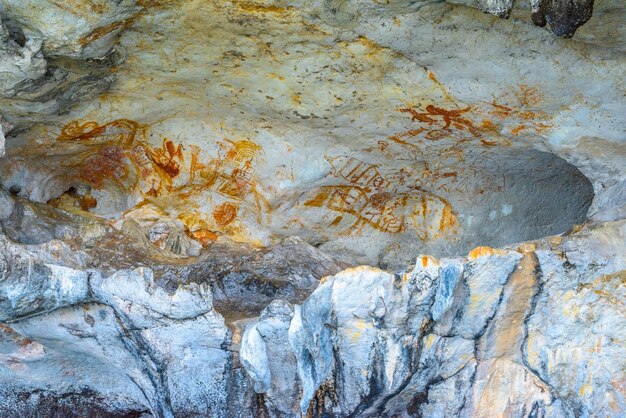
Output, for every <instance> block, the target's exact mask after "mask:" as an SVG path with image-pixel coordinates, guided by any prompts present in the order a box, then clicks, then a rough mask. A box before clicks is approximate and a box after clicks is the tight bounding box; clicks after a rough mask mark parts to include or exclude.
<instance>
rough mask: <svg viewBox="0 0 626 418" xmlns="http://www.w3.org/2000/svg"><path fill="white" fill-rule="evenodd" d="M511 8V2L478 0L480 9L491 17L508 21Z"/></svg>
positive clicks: (510, 0)
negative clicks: (494, 16)
mask: <svg viewBox="0 0 626 418" xmlns="http://www.w3.org/2000/svg"><path fill="white" fill-rule="evenodd" d="M512 7H513V0H480V8H481V9H482V10H483V11H485V12H487V13H490V14H492V15H496V16H498V17H501V18H503V19H508V18H509V14H510V13H511V8H512Z"/></svg>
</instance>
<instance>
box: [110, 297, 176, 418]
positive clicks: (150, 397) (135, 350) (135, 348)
mask: <svg viewBox="0 0 626 418" xmlns="http://www.w3.org/2000/svg"><path fill="white" fill-rule="evenodd" d="M113 311H114V312H115V320H116V322H117V324H118V325H119V327H120V330H121V332H122V334H123V337H122V342H123V343H124V345H125V346H126V348H127V349H128V351H129V353H131V354H132V355H133V357H135V358H136V359H137V361H138V362H139V364H141V365H142V366H143V367H142V370H143V373H144V375H145V376H146V377H147V378H148V380H149V381H150V383H151V384H152V389H153V391H154V392H153V394H150V393H148V392H147V391H146V390H145V388H144V387H142V385H141V384H140V382H137V381H134V380H133V381H134V382H135V384H136V385H137V386H138V387H139V389H140V390H141V391H142V392H143V394H144V395H145V396H146V400H147V401H148V403H149V404H150V410H151V411H152V414H153V415H154V416H155V418H174V413H173V412H172V406H171V401H170V394H169V389H168V386H167V380H166V378H165V365H163V364H161V363H160V362H159V360H158V359H157V358H156V356H155V354H154V352H153V349H152V347H150V345H149V344H148V343H147V342H146V341H145V340H144V338H143V336H142V335H141V331H140V330H138V329H135V327H134V326H133V325H132V321H130V320H129V319H128V318H126V317H125V316H124V314H123V313H121V312H119V310H118V309H116V308H115V307H113ZM129 377H130V376H129ZM131 379H132V377H131Z"/></svg>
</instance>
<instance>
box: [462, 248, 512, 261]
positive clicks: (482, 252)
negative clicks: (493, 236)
mask: <svg viewBox="0 0 626 418" xmlns="http://www.w3.org/2000/svg"><path fill="white" fill-rule="evenodd" d="M504 254H505V253H504V251H502V250H498V249H494V248H491V247H484V246H483V247H476V248H474V249H473V250H471V251H470V252H469V254H468V255H467V258H468V259H469V260H476V259H478V258H481V257H489V256H491V255H504Z"/></svg>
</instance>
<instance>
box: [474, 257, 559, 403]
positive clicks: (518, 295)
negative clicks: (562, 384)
mask: <svg viewBox="0 0 626 418" xmlns="http://www.w3.org/2000/svg"><path fill="white" fill-rule="evenodd" d="M522 251H524V253H523V258H522V260H521V261H520V263H519V265H518V266H517V268H516V270H515V271H514V272H513V274H512V275H511V277H510V279H509V281H508V282H507V283H506V285H505V286H504V288H503V291H502V294H501V301H500V303H499V309H498V311H497V312H496V313H495V315H494V317H493V318H492V320H491V321H490V322H489V324H488V326H487V328H486V329H485V331H484V333H483V334H482V336H481V337H480V339H479V340H478V341H477V348H478V352H477V359H478V366H477V371H476V381H477V382H478V383H477V384H475V385H474V390H473V396H472V398H473V399H472V404H470V405H467V406H466V411H467V412H468V413H470V414H480V415H482V414H485V413H486V412H487V411H489V414H493V415H501V414H504V415H511V414H515V413H516V411H523V410H525V411H530V410H532V409H533V408H534V407H533V405H534V404H535V402H539V404H541V405H549V404H550V403H551V401H552V398H551V396H552V395H551V393H550V392H551V390H550V388H549V387H548V386H547V385H545V383H544V382H543V381H542V380H541V379H540V378H539V377H538V376H536V375H535V374H534V373H532V372H531V371H530V370H528V369H526V368H525V366H524V362H523V358H522V350H523V343H524V338H525V332H524V326H525V322H524V321H525V320H526V318H527V317H528V315H529V314H530V313H531V312H532V309H533V301H534V298H535V296H536V294H537V292H538V290H539V283H538V278H537V273H536V272H537V267H538V266H537V257H536V256H535V254H534V252H533V249H526V248H523V249H522ZM503 399H508V401H507V402H506V403H502V402H501V401H502V400H503ZM496 401H497V402H496ZM495 405H501V406H500V407H504V408H505V409H503V410H498V409H494V407H495Z"/></svg>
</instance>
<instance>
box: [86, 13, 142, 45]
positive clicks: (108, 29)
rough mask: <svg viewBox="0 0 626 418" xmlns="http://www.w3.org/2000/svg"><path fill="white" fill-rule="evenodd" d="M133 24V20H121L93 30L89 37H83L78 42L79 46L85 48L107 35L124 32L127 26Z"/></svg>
mask: <svg viewBox="0 0 626 418" xmlns="http://www.w3.org/2000/svg"><path fill="white" fill-rule="evenodd" d="M132 22H133V19H127V20H122V21H121V22H113V23H111V24H109V25H106V26H102V27H100V28H97V29H94V30H93V31H92V32H91V33H90V34H89V35H86V36H83V37H82V38H80V39H79V40H78V43H80V45H81V46H86V45H89V44H91V43H92V42H95V41H97V40H98V39H100V38H102V37H104V36H106V35H109V34H110V33H113V32H116V31H117V32H121V31H123V30H125V29H126V28H127V27H128V26H130V25H131V24H132Z"/></svg>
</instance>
